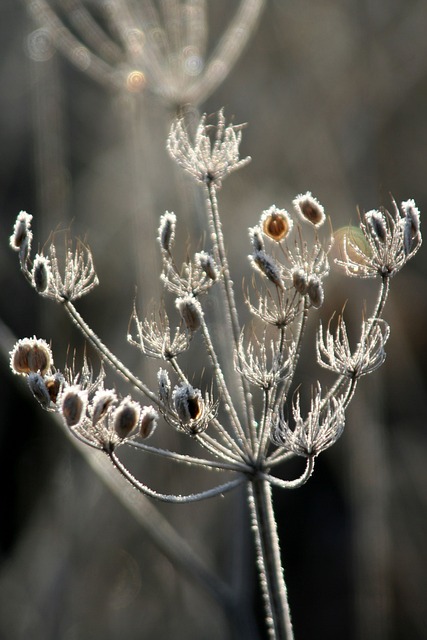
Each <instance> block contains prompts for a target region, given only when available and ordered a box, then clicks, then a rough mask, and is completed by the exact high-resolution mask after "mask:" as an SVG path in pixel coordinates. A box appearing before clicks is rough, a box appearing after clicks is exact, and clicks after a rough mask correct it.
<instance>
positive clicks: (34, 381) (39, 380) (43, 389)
mask: <svg viewBox="0 0 427 640" xmlns="http://www.w3.org/2000/svg"><path fill="white" fill-rule="evenodd" d="M28 386H29V387H30V389H31V392H32V394H33V396H34V397H35V399H36V400H37V401H38V402H39V403H40V404H41V406H42V407H43V408H44V409H47V408H48V407H49V405H50V394H49V391H48V388H47V386H46V383H45V380H44V378H43V376H41V375H40V374H39V373H30V374H29V376H28Z"/></svg>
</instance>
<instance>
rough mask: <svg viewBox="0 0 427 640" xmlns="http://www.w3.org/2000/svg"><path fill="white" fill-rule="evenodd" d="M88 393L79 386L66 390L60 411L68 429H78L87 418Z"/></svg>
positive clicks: (62, 397) (61, 400)
mask: <svg viewBox="0 0 427 640" xmlns="http://www.w3.org/2000/svg"><path fill="white" fill-rule="evenodd" d="M86 406H87V393H86V391H83V390H82V389H81V388H80V387H79V386H77V385H76V386H72V387H68V388H67V389H65V391H64V392H63V394H62V396H61V399H60V410H61V413H62V416H63V418H64V420H65V422H66V424H67V426H68V427H76V426H77V425H79V424H80V422H82V420H83V418H84V417H85V413H86Z"/></svg>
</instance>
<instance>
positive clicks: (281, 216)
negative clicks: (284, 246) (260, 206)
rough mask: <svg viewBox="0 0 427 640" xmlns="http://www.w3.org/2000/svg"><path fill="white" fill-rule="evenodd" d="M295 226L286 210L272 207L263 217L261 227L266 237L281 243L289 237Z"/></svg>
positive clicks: (264, 212)
mask: <svg viewBox="0 0 427 640" xmlns="http://www.w3.org/2000/svg"><path fill="white" fill-rule="evenodd" d="M292 226H293V222H292V219H291V218H290V216H289V213H288V212H287V211H285V209H278V208H277V207H276V205H272V206H271V207H270V208H269V209H267V210H266V211H263V214H262V216H261V227H262V230H263V232H264V234H265V235H266V236H268V237H269V238H271V239H272V240H275V241H276V242H280V241H281V240H283V239H284V238H286V236H287V235H289V233H290V231H291V229H292Z"/></svg>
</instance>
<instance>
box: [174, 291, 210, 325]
mask: <svg viewBox="0 0 427 640" xmlns="http://www.w3.org/2000/svg"><path fill="white" fill-rule="evenodd" d="M175 305H176V308H177V309H178V311H179V314H180V316H181V318H182V320H183V321H184V324H185V326H186V327H187V329H188V330H189V331H197V329H199V327H200V325H201V324H202V318H203V311H202V309H201V307H200V304H199V302H198V301H197V300H196V299H195V298H194V297H193V296H185V297H184V298H177V300H176V302H175Z"/></svg>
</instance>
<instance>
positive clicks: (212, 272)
mask: <svg viewBox="0 0 427 640" xmlns="http://www.w3.org/2000/svg"><path fill="white" fill-rule="evenodd" d="M195 258H196V262H198V264H199V265H200V267H201V269H203V271H204V272H205V273H206V275H207V277H208V278H209V279H210V280H216V279H217V277H218V275H217V272H216V267H215V262H214V260H213V258H212V256H211V255H209V253H206V251H201V252H200V253H196V255H195Z"/></svg>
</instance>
